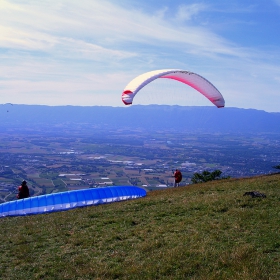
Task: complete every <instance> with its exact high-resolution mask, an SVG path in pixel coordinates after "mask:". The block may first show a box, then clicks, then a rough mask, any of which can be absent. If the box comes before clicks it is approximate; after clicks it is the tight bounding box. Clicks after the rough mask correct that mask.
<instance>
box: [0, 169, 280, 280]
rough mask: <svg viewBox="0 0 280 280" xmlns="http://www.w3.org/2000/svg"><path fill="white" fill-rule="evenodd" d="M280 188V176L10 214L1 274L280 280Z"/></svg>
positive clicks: (4, 225) (3, 224) (4, 222)
mask: <svg viewBox="0 0 280 280" xmlns="http://www.w3.org/2000/svg"><path fill="white" fill-rule="evenodd" d="M279 189H280V174H275V175H270V176H263V177H254V178H246V179H238V180H236V179H235V180H234V179H231V180H222V181H213V182H209V183H205V184H200V185H192V186H188V187H180V188H176V189H167V190H163V191H154V192H149V193H148V195H147V197H145V198H143V199H139V200H133V201H126V202H120V203H113V204H107V205H102V206H97V207H96V206H93V207H87V208H80V209H75V210H71V211H67V212H58V213H52V214H46V215H36V216H27V217H14V218H2V219H0V228H1V230H0V231H1V232H0V236H1V245H0V248H1V255H0V278H1V279H196V280H198V279H207V280H211V279H215V280H217V279H219V280H220V279H227V280H228V279H248V280H249V279H250V280H253V279H258V280H260V279H280V265H279V264H280V213H279V212H280V207H279V206H280V194H279ZM253 190H257V191H260V192H263V193H265V194H266V195H267V198H264V199H261V198H251V197H250V196H243V194H244V192H246V191H253Z"/></svg>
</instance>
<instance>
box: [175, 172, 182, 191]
mask: <svg viewBox="0 0 280 280" xmlns="http://www.w3.org/2000/svg"><path fill="white" fill-rule="evenodd" d="M173 177H174V188H176V187H179V184H180V182H181V181H182V178H183V176H182V173H181V171H180V170H178V169H176V170H175V172H174V174H173Z"/></svg>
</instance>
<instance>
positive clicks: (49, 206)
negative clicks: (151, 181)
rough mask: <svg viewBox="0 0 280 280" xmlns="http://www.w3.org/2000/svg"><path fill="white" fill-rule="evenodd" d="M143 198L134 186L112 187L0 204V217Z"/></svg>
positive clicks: (143, 191)
mask: <svg viewBox="0 0 280 280" xmlns="http://www.w3.org/2000/svg"><path fill="white" fill-rule="evenodd" d="M144 196H146V191H145V190H144V189H142V188H139V187H134V186H112V187H106V188H95V189H84V190H74V191H68V192H61V193H52V194H47V195H40V196H35V197H29V198H24V199H19V200H16V201H9V202H5V203H2V204H0V217H7V216H25V215H35V214H42V213H49V212H56V211H64V210H69V209H73V208H76V207H84V206H87V205H98V204H105V203H110V202H114V201H122V200H128V199H136V198H140V197H144Z"/></svg>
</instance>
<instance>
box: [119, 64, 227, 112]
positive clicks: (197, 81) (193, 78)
mask: <svg viewBox="0 0 280 280" xmlns="http://www.w3.org/2000/svg"><path fill="white" fill-rule="evenodd" d="M158 78H166V79H173V80H176V81H179V82H182V83H184V84H186V85H189V86H191V87H192V88H194V89H196V90H197V91H198V92H200V93H201V94H203V95H204V96H205V97H206V98H208V99H209V100H210V101H211V102H212V103H213V104H214V105H216V106H217V107H218V108H222V107H224V106H225V100H224V98H223V96H222V94H221V93H220V92H219V91H218V89H217V88H216V87H215V86H214V85H213V84H212V83H210V82H209V81H208V80H206V79H205V78H203V77H202V76H200V75H198V74H195V73H193V72H189V71H186V70H180V69H163V70H155V71H151V72H146V73H144V74H142V75H139V76H138V77H136V78H134V79H133V80H132V81H130V82H129V83H128V84H127V86H126V87H125V89H124V91H123V93H122V101H123V103H124V104H125V105H131V104H132V102H133V98H134V97H135V95H136V94H137V93H138V91H140V90H141V89H142V88H143V87H144V86H146V85H147V84H149V83H151V82H152V81H154V80H156V79H158Z"/></svg>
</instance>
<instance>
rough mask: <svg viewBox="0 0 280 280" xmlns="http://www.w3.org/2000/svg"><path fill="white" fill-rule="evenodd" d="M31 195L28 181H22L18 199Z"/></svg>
mask: <svg viewBox="0 0 280 280" xmlns="http://www.w3.org/2000/svg"><path fill="white" fill-rule="evenodd" d="M27 197H30V194H29V188H28V186H27V183H26V181H25V180H24V181H22V183H21V185H20V186H19V187H18V194H17V198H18V199H22V198H27Z"/></svg>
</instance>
